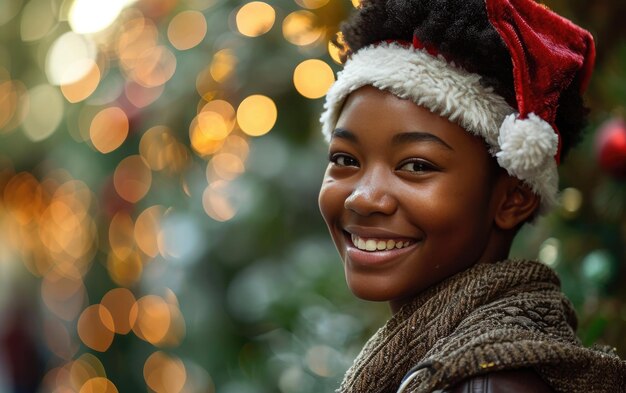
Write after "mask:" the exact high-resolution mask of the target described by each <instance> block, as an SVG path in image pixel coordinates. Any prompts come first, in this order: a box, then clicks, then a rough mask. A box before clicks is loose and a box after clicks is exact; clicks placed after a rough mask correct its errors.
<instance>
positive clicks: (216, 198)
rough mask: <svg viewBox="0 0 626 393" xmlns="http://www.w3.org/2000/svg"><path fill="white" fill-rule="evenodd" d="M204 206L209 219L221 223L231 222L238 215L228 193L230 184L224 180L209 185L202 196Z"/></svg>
mask: <svg viewBox="0 0 626 393" xmlns="http://www.w3.org/2000/svg"><path fill="white" fill-rule="evenodd" d="M202 206H203V207H204V211H205V212H206V214H208V215H209V217H211V218H212V219H214V220H215V221H219V222H225V221H229V220H231V219H232V218H233V217H235V214H237V210H236V209H235V206H234V205H233V203H232V202H231V200H230V195H229V193H228V182H226V181H224V180H216V181H214V182H212V183H211V184H209V186H208V187H207V188H206V189H205V190H204V193H203V194H202Z"/></svg>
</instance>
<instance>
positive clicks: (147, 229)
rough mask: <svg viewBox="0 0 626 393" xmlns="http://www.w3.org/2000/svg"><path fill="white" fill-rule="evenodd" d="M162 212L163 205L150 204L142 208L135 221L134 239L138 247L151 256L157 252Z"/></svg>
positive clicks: (163, 211) (153, 256)
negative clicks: (144, 208) (150, 205)
mask: <svg viewBox="0 0 626 393" xmlns="http://www.w3.org/2000/svg"><path fill="white" fill-rule="evenodd" d="M164 213H165V208H164V207H163V206H159V205H157V206H152V207H149V208H147V209H146V210H144V211H143V212H142V213H141V214H140V215H139V217H137V221H136V222H135V231H134V233H135V241H136V242H137V245H138V246H139V249H141V251H143V253H144V254H146V255H148V256H149V257H151V258H155V257H156V256H157V255H158V254H159V246H158V243H157V237H158V234H159V232H160V231H161V219H162V218H163V214H164Z"/></svg>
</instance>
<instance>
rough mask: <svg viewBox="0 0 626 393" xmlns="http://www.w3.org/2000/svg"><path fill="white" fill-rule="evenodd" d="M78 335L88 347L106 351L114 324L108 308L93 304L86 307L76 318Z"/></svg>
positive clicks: (111, 338)
mask: <svg viewBox="0 0 626 393" xmlns="http://www.w3.org/2000/svg"><path fill="white" fill-rule="evenodd" d="M77 330H78V336H79V337H80V339H81V341H82V342H83V343H84V344H85V345H86V346H87V347H89V348H91V349H93V350H94V351H98V352H106V350H107V349H109V347H110V346H111V343H112V342H113V336H114V332H115V325H114V323H113V316H111V313H110V312H109V310H108V309H107V308H106V307H104V306H102V305H100V304H94V305H91V306H89V307H87V308H86V309H85V310H84V311H83V313H82V314H81V315H80V318H78V326H77Z"/></svg>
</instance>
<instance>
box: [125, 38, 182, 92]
mask: <svg viewBox="0 0 626 393" xmlns="http://www.w3.org/2000/svg"><path fill="white" fill-rule="evenodd" d="M175 71H176V56H174V54H173V53H172V52H171V51H170V50H169V49H167V48H166V47H165V46H155V47H153V48H150V49H148V50H146V51H145V52H143V53H142V54H141V56H140V57H139V58H138V59H136V61H135V64H134V67H133V69H132V71H131V72H130V77H131V78H133V80H135V82H137V83H138V84H140V85H142V86H145V87H156V86H160V85H162V84H164V83H165V82H167V81H169V80H170V78H172V76H173V75H174V72H175Z"/></svg>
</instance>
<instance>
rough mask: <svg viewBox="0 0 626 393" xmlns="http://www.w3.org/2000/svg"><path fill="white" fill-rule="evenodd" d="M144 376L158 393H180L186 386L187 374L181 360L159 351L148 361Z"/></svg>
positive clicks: (151, 387) (144, 368)
mask: <svg viewBox="0 0 626 393" xmlns="http://www.w3.org/2000/svg"><path fill="white" fill-rule="evenodd" d="M143 376H144V379H145V380H146V384H147V385H148V386H149V387H150V389H152V390H154V391H155V392H156V393H179V392H181V391H182V389H183V387H184V386H185V381H186V379H187V372H186V369H185V365H184V364H183V362H182V361H181V360H180V359H179V358H177V357H174V356H169V355H167V354H165V353H163V352H160V351H159V352H155V353H153V354H152V355H150V356H149V357H148V359H146V362H145V364H144V367H143Z"/></svg>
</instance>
